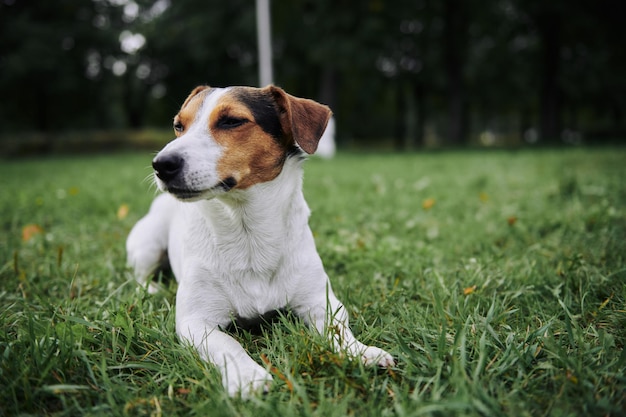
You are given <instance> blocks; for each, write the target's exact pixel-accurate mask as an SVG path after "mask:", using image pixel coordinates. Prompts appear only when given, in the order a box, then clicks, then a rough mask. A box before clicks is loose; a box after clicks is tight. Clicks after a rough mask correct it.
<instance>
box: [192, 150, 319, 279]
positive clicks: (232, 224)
mask: <svg viewBox="0 0 626 417" xmlns="http://www.w3.org/2000/svg"><path fill="white" fill-rule="evenodd" d="M302 172H303V170H302V161H300V160H298V159H297V158H287V161H286V162H285V165H284V167H283V169H282V171H281V173H280V174H279V175H278V176H277V177H276V178H275V179H274V180H272V181H269V182H265V183H261V184H257V185H254V186H252V187H250V188H248V189H246V190H232V191H230V192H229V193H227V194H225V195H223V196H220V197H219V198H215V199H212V200H207V201H202V202H198V207H199V209H200V210H202V215H203V216H204V218H205V219H206V220H207V222H209V223H210V224H211V233H212V234H213V236H212V237H213V239H214V242H215V243H216V246H219V248H220V250H223V251H224V252H225V253H224V256H228V257H229V258H230V259H234V260H235V259H236V261H235V262H233V264H239V265H241V266H243V267H244V268H252V269H256V270H258V269H262V270H271V269H272V268H275V267H276V265H277V263H278V262H280V259H279V257H280V256H281V254H284V253H285V251H284V248H283V246H284V245H285V244H286V242H293V241H294V239H296V240H295V241H298V240H299V239H298V236H296V235H297V234H298V233H302V232H303V230H306V229H305V228H306V224H307V222H308V217H309V213H310V211H309V209H308V206H307V205H306V202H305V200H304V196H303V194H302ZM259 260H261V263H259Z"/></svg>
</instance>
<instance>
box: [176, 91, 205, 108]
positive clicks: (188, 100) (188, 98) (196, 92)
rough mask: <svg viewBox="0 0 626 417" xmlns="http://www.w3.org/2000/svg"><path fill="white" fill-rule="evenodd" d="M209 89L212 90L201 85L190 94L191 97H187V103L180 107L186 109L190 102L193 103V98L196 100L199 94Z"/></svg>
mask: <svg viewBox="0 0 626 417" xmlns="http://www.w3.org/2000/svg"><path fill="white" fill-rule="evenodd" d="M207 88H210V87H209V86H208V85H199V86H197V87H196V88H194V89H193V90H191V93H189V96H187V98H186V99H185V102H184V103H183V105H182V106H180V108H181V109H184V108H185V106H186V105H187V104H189V102H190V101H191V99H192V98H194V97H195V96H196V95H197V94H198V93H199V92H201V91H204V90H206V89H207Z"/></svg>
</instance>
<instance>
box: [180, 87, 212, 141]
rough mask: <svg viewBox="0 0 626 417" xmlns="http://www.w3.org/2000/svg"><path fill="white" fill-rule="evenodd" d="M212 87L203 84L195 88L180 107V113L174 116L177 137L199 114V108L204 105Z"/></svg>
mask: <svg viewBox="0 0 626 417" xmlns="http://www.w3.org/2000/svg"><path fill="white" fill-rule="evenodd" d="M210 90H211V89H210V87H209V86H206V85H201V86H198V87H196V88H194V89H193V90H192V91H191V93H190V94H189V96H188V97H187V98H186V99H185V102H184V103H183V105H182V106H181V108H180V111H179V112H178V114H177V115H176V116H175V117H174V133H175V134H176V137H180V136H181V135H182V134H184V133H185V131H186V130H187V129H188V128H189V126H191V124H192V123H193V121H194V120H195V118H196V115H197V114H198V110H200V107H201V106H202V102H203V101H204V98H205V97H206V95H207V94H208V92H209V91H210Z"/></svg>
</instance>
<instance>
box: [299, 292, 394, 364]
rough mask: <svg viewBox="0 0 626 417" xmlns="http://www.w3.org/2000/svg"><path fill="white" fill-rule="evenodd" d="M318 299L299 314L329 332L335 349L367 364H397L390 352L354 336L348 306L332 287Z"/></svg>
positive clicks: (319, 328)
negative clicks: (360, 340) (369, 344)
mask: <svg viewBox="0 0 626 417" xmlns="http://www.w3.org/2000/svg"><path fill="white" fill-rule="evenodd" d="M317 301H318V303H317V304H315V305H312V306H311V307H310V308H308V309H307V310H306V311H305V312H299V314H301V317H304V318H305V320H308V321H309V322H310V324H311V325H312V326H314V327H315V328H316V329H317V331H319V332H320V333H321V334H327V335H328V337H329V338H331V339H332V342H333V345H334V346H335V349H337V350H338V351H340V352H345V353H346V354H347V355H348V356H350V357H352V358H356V359H359V360H361V361H362V362H363V364H365V365H378V366H381V367H383V368H387V367H390V366H393V365H395V361H394V359H393V357H392V356H391V355H390V354H389V353H387V352H386V351H384V350H383V349H380V348H378V347H376V346H367V345H365V344H363V343H361V342H359V341H358V340H357V339H356V337H354V335H353V334H352V331H351V330H350V327H349V319H348V313H347V311H346V308H345V307H344V306H343V304H342V303H341V302H340V301H339V300H338V299H337V298H336V297H335V295H334V294H333V292H332V290H331V289H330V287H329V288H328V290H327V294H326V297H325V299H319V298H318V300H317Z"/></svg>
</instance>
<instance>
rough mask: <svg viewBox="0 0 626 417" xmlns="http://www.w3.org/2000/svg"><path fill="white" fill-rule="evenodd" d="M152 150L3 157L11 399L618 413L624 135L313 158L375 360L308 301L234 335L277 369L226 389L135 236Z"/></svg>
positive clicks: (325, 215) (348, 286) (621, 406)
mask: <svg viewBox="0 0 626 417" xmlns="http://www.w3.org/2000/svg"><path fill="white" fill-rule="evenodd" d="M150 158H151V155H150V154H149V153H145V154H117V155H116V154H112V155H100V156H81V157H62V158H55V159H23V160H19V159H18V160H4V161H2V163H1V164H0V178H2V186H1V188H0V219H1V221H2V223H1V224H2V232H1V233H0V326H1V328H2V331H1V332H0V387H2V390H1V391H0V415H54V416H88V415H89V416H98V415H103V416H117V415H119V416H122V415H130V416H135V415H146V416H147V415H151V416H161V415H162V416H175V415H181V416H189V415H198V416H208V415H210V416H253V417H262V416H272V417H275V416H324V417H332V416H345V415H354V416H359V417H360V416H543V415H545V416H578V415H589V416H619V415H624V414H625V413H626V376H625V375H626V350H624V347H625V345H626V260H625V257H626V148H599V149H588V148H575V149H565V150H518V151H465V152H461V151H454V152H452V151H450V152H427V153H417V154H402V155H401V154H382V155H374V154H363V155H358V154H340V155H339V156H338V157H336V158H335V159H334V160H331V161H321V160H311V161H309V162H307V164H306V168H305V194H306V196H307V200H308V202H309V205H310V206H311V209H312V217H311V222H310V223H311V227H312V229H313V231H314V234H315V236H316V240H317V245H318V250H319V252H320V254H321V256H322V259H323V260H324V263H325V265H326V268H327V271H328V273H329V275H330V277H331V281H332V283H333V288H334V289H335V292H336V293H337V295H338V297H339V298H340V299H341V300H342V301H343V302H344V303H345V304H346V306H347V307H348V309H349V311H350V313H351V321H352V328H353V330H354V332H355V334H356V335H357V336H358V337H359V338H360V339H361V340H362V341H364V342H365V343H369V344H375V345H378V346H380V347H383V348H384V349H386V350H388V351H389V352H390V353H392V354H393V355H394V356H395V357H396V358H397V366H396V367H395V368H393V369H390V370H387V371H383V370H378V369H371V368H364V367H362V366H361V365H359V364H358V363H354V362H350V361H348V360H345V359H343V358H342V357H340V356H339V355H337V354H336V353H333V352H332V351H331V350H330V348H329V346H328V343H327V342H326V341H325V340H324V339H323V338H322V337H320V336H319V335H316V334H314V333H312V332H310V331H309V330H308V329H307V328H306V327H305V326H304V325H303V324H302V323H301V322H300V321H298V320H295V319H293V318H289V317H283V318H281V319H280V320H279V321H278V322H277V323H274V324H273V325H272V326H267V327H264V328H262V329H261V332H260V334H253V333H249V332H246V331H241V332H239V333H238V334H237V338H238V339H239V340H240V341H241V342H242V344H243V345H244V347H245V348H246V349H247V350H248V351H249V352H250V354H251V355H252V356H253V358H255V359H256V360H258V362H259V363H265V364H266V365H267V366H271V369H272V372H273V373H274V376H275V378H274V379H275V381H276V382H275V383H274V385H273V386H272V389H271V391H270V392H269V393H268V394H267V395H265V396H262V397H258V398H253V399H252V400H249V401H242V400H239V399H230V398H228V397H227V396H226V395H225V393H224V391H223V389H222V387H221V383H220V377H219V374H218V372H217V371H216V370H215V369H213V368H212V367H211V366H210V365H208V364H206V363H203V362H202V361H201V360H200V359H199V358H198V356H197V355H196V354H195V353H194V352H193V351H192V350H191V349H190V348H188V347H185V346H181V345H180V344H179V343H178V341H177V339H176V336H175V334H174V301H175V292H176V285H175V283H173V282H171V281H170V282H169V283H167V284H166V289H165V291H163V292H162V293H160V294H157V295H155V296H151V295H149V294H147V293H146V291H144V290H143V289H141V288H138V287H137V285H135V283H134V282H133V280H132V279H131V277H130V274H129V271H128V270H127V269H126V267H125V251H124V242H125V238H126V235H127V233H128V231H129V230H130V228H131V227H132V225H133V224H134V222H135V221H137V219H138V218H139V217H140V216H142V215H143V214H144V212H145V211H146V210H147V208H148V205H149V203H150V200H151V199H152V197H153V196H154V195H155V190H154V189H151V186H150V184H151V183H150V181H147V180H146V177H147V176H148V175H149V174H150V169H149V164H150Z"/></svg>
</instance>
